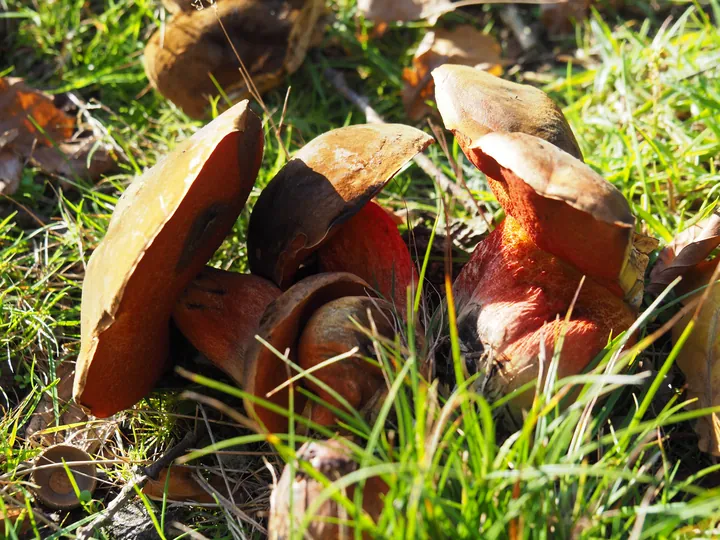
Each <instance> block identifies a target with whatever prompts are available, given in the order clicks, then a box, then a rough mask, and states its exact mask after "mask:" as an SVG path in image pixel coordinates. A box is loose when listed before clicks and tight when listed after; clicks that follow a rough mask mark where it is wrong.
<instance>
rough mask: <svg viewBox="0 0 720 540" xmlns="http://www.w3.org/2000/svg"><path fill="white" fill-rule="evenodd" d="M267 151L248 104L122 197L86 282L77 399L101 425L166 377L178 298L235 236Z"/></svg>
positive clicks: (209, 127) (166, 160)
mask: <svg viewBox="0 0 720 540" xmlns="http://www.w3.org/2000/svg"><path fill="white" fill-rule="evenodd" d="M262 151H263V133H262V126H261V123H260V120H259V118H258V117H257V116H256V115H255V114H254V113H252V112H251V111H250V110H249V108H248V103H247V101H245V102H242V103H239V104H237V105H235V106H234V107H232V108H230V109H228V110H227V111H226V112H225V113H223V114H222V115H220V116H219V117H218V118H216V119H215V120H213V121H212V122H210V123H209V124H208V125H207V126H206V127H204V128H203V129H201V130H199V131H198V132H197V133H196V134H194V135H193V136H192V137H190V138H189V139H188V140H186V141H185V142H183V143H181V144H179V145H178V146H177V147H176V148H175V150H174V151H172V152H171V153H170V154H168V155H167V156H166V157H165V158H164V159H162V160H161V161H160V162H158V163H157V164H156V165H155V166H154V167H153V168H151V169H149V170H148V171H147V172H145V174H143V175H142V176H141V177H139V178H137V179H136V180H135V181H134V182H133V183H132V184H131V185H130V186H129V187H128V189H127V190H126V191H125V193H124V194H123V196H122V197H121V198H120V200H119V201H118V204H117V206H116V208H115V212H114V213H113V217H112V219H111V221H110V225H109V227H108V231H107V234H106V236H105V238H104V239H103V241H102V242H101V243H100V246H99V247H98V248H97V249H96V250H95V252H94V253H93V255H92V257H91V258H90V262H89V263H88V267H87V271H86V275H85V281H84V283H83V295H82V313H81V347H80V355H79V357H78V362H77V369H76V374H75V383H74V389H73V393H74V397H75V400H76V401H77V402H78V403H80V404H82V405H84V406H86V407H88V408H89V409H90V410H91V412H92V413H93V414H94V415H96V416H99V417H106V416H110V415H112V414H114V413H115V412H117V411H119V410H122V409H125V408H127V407H130V406H132V405H133V404H134V403H136V402H137V401H138V400H139V399H141V398H142V397H144V396H145V395H146V394H147V393H148V392H149V391H150V389H151V388H152V387H153V385H154V383H155V382H156V380H157V379H158V378H159V376H160V375H161V374H162V372H163V370H164V368H165V365H166V363H167V360H168V349H169V337H168V335H169V321H170V315H171V313H172V312H173V309H174V308H175V305H176V303H177V300H178V298H179V297H180V295H181V293H182V292H183V290H184V289H185V287H186V286H187V285H188V283H190V281H191V280H192V279H193V278H194V277H195V276H196V275H197V274H198V273H199V272H200V271H201V270H202V269H203V267H204V265H205V263H206V262H207V261H208V260H209V259H210V257H211V256H212V254H213V253H214V252H215V250H216V249H217V248H218V246H219V245H220V243H221V242H222V240H223V239H224V238H225V236H226V235H227V233H228V232H229V231H230V229H231V228H232V226H233V224H234V222H235V219H236V218H237V216H238V214H239V213H240V211H241V210H242V208H243V206H244V205H245V201H246V199H247V196H248V194H249V193H250V190H251V189H252V186H253V184H254V182H255V178H256V176H257V172H258V169H259V167H260V162H261V159H262Z"/></svg>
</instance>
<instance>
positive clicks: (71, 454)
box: [31, 444, 97, 510]
mask: <svg viewBox="0 0 720 540" xmlns="http://www.w3.org/2000/svg"><path fill="white" fill-rule="evenodd" d="M92 460H93V459H92V458H91V457H90V455H89V454H88V453H87V452H85V451H84V450H80V448H76V447H75V446H69V445H66V444H59V445H56V446H51V447H50V448H48V449H46V450H45V451H44V452H43V453H42V454H40V455H39V456H38V457H37V459H36V460H35V467H42V466H43V465H53V464H62V463H63V461H64V462H65V463H66V464H67V467H68V468H69V469H70V472H71V473H72V475H73V478H74V479H75V483H76V484H77V487H78V489H79V490H80V491H89V492H90V493H92V492H93V491H95V487H96V486H97V477H96V473H95V464H94V463H83V464H81V465H79V464H78V465H76V464H74V462H78V461H80V462H92ZM31 478H32V481H33V483H34V484H36V485H37V486H38V487H37V488H35V490H34V491H35V495H36V496H37V498H38V499H39V500H40V501H41V502H42V503H43V504H45V505H46V506H48V507H50V508H57V509H61V510H68V509H70V508H75V507H77V506H80V501H79V500H78V498H77V496H76V495H75V490H74V489H73V486H72V483H71V482H70V479H69V478H68V475H67V471H66V470H65V467H63V466H62V465H60V466H57V467H48V468H38V469H35V470H34V471H33V472H32V476H31Z"/></svg>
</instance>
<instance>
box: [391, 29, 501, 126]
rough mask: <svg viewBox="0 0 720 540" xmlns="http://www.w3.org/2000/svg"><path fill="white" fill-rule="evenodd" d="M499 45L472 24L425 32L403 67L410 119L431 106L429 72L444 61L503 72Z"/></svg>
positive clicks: (406, 102) (432, 94)
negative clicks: (411, 58) (429, 104)
mask: <svg viewBox="0 0 720 540" xmlns="http://www.w3.org/2000/svg"><path fill="white" fill-rule="evenodd" d="M501 52H502V49H501V47H500V44H499V43H498V42H497V41H496V40H495V38H494V37H493V36H491V35H490V34H485V33H483V32H481V31H480V30H478V29H476V28H475V27H473V26H471V25H462V26H458V27H456V28H454V29H452V30H445V29H439V30H435V31H431V32H428V33H427V34H425V37H424V38H423V40H422V41H421V42H420V45H418V48H417V51H416V52H415V56H414V57H413V63H412V67H411V68H405V69H404V70H403V80H404V81H405V87H404V88H403V92H402V96H403V103H404V105H405V112H406V113H407V115H408V117H409V118H410V119H411V120H419V119H420V118H422V117H423V116H425V115H426V114H428V113H432V112H433V111H434V109H433V108H432V107H429V106H428V105H427V104H426V101H427V100H428V99H432V98H433V96H434V93H435V83H434V82H433V78H432V76H431V72H432V71H433V70H434V69H435V68H437V67H440V66H441V65H443V64H459V65H463V66H471V67H476V68H480V69H484V70H486V71H488V72H489V73H492V74H493V75H497V76H500V75H502V72H503V69H502V65H501V64H502V59H501V57H500V54H501Z"/></svg>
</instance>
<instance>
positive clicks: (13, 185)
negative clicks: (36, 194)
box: [0, 77, 114, 195]
mask: <svg viewBox="0 0 720 540" xmlns="http://www.w3.org/2000/svg"><path fill="white" fill-rule="evenodd" d="M75 131H76V122H75V119H74V118H72V117H70V116H68V115H67V114H65V113H64V112H63V111H61V110H60V109H58V108H57V107H56V106H55V104H54V103H53V99H52V97H50V96H48V95H46V94H44V93H43V92H39V91H38V90H35V89H33V88H30V87H28V86H27V85H25V84H24V83H23V82H22V80H21V79H19V78H16V77H4V78H0V194H5V195H11V194H13V193H14V192H15V191H16V190H17V188H18V187H19V185H20V179H21V177H22V167H23V163H24V162H26V161H28V162H30V163H32V164H34V165H36V166H38V167H40V168H41V169H42V170H44V171H45V172H46V173H49V174H58V175H61V176H83V177H89V178H96V177H98V176H99V175H100V174H102V173H103V172H105V171H107V170H108V169H109V168H110V167H112V165H113V163H114V162H113V160H112V159H111V157H110V154H109V149H108V147H107V146H105V145H104V144H102V143H101V142H100V141H98V140H97V139H96V138H95V137H87V138H83V139H77V140H74V139H73V135H74V133H75Z"/></svg>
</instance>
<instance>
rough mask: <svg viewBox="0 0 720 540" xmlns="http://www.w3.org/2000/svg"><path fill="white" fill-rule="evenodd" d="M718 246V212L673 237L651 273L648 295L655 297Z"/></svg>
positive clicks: (719, 229) (719, 241)
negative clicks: (651, 294) (653, 294)
mask: <svg viewBox="0 0 720 540" xmlns="http://www.w3.org/2000/svg"><path fill="white" fill-rule="evenodd" d="M718 246H720V211H716V212H715V213H713V214H712V215H711V216H710V217H708V218H707V219H704V220H703V221H701V222H700V223H697V224H696V225H693V226H692V227H689V228H688V229H686V230H684V231H683V232H681V233H679V234H678V235H676V236H675V238H674V239H673V241H672V242H670V243H669V244H668V245H667V246H666V247H665V249H663V250H662V251H661V252H660V256H659V257H658V260H657V262H656V263H655V266H654V267H653V269H652V272H650V284H649V285H648V288H647V290H648V292H652V293H655V294H658V293H660V292H662V291H663V290H664V289H665V287H667V286H668V285H669V284H670V283H672V282H673V281H674V280H675V278H677V277H678V276H682V275H684V274H685V273H686V272H687V271H688V270H691V269H693V268H694V267H696V266H697V265H698V264H700V263H702V262H703V261H704V260H705V259H707V257H708V256H709V255H710V254H711V253H712V252H713V250H715V248H716V247H718Z"/></svg>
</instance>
